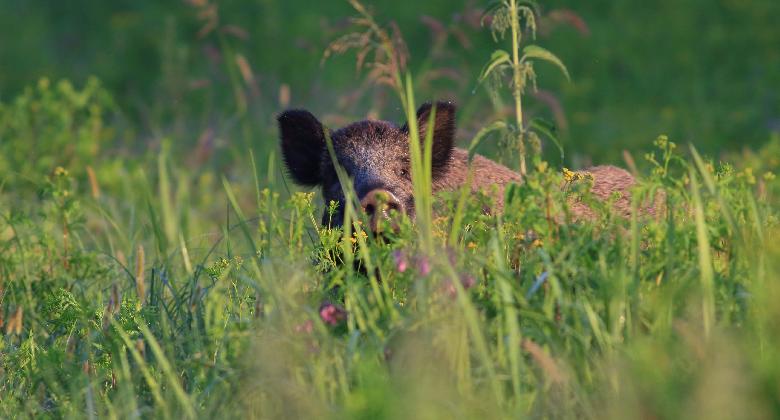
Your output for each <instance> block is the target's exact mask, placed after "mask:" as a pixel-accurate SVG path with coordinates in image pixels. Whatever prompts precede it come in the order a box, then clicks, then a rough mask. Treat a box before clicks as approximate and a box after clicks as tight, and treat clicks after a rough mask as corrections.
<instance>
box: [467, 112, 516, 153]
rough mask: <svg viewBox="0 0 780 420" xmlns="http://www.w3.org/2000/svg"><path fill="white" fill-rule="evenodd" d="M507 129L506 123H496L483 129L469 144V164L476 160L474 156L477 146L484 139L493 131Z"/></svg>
mask: <svg viewBox="0 0 780 420" xmlns="http://www.w3.org/2000/svg"><path fill="white" fill-rule="evenodd" d="M506 128H507V127H506V123H505V122H503V121H494V122H493V123H491V124H490V125H488V126H487V127H483V128H482V129H481V130H479V131H478V132H477V134H476V135H475V136H474V138H473V139H471V143H470V144H469V149H468V151H469V162H471V160H472V159H473V158H474V154H476V153H477V146H479V144H480V143H481V142H482V139H483V138H485V137H487V135H488V134H490V133H492V132H493V131H500V130H506Z"/></svg>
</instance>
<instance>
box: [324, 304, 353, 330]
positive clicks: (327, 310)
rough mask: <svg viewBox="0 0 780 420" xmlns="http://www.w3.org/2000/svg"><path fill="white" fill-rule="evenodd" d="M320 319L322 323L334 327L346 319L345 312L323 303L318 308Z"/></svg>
mask: <svg viewBox="0 0 780 420" xmlns="http://www.w3.org/2000/svg"><path fill="white" fill-rule="evenodd" d="M320 318H321V319H322V322H324V323H326V324H330V325H334V326H335V325H338V324H339V323H340V322H341V321H343V320H345V319H347V311H346V310H344V308H342V307H340V306H337V305H334V304H332V303H328V302H325V303H323V304H322V306H320Z"/></svg>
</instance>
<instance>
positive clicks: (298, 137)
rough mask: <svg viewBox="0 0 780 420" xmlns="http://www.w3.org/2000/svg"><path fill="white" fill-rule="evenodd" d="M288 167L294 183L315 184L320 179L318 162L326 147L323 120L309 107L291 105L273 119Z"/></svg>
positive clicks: (318, 182)
mask: <svg viewBox="0 0 780 420" xmlns="http://www.w3.org/2000/svg"><path fill="white" fill-rule="evenodd" d="M276 120H277V121H278V123H279V137H280V138H281V141H282V156H283V157H284V163H285V165H286V166H287V171H288V172H289V173H290V175H291V176H292V178H293V180H295V182H296V183H298V184H301V185H306V186H310V187H312V186H315V185H318V184H320V183H321V182H322V174H321V171H320V162H321V160H322V153H323V151H324V150H325V134H324V131H323V127H322V124H321V123H320V121H319V120H317V118H316V117H315V116H314V115H312V114H311V112H309V111H305V110H301V109H291V110H288V111H284V112H283V113H281V115H279V117H278V118H277V119H276Z"/></svg>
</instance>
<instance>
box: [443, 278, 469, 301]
mask: <svg viewBox="0 0 780 420" xmlns="http://www.w3.org/2000/svg"><path fill="white" fill-rule="evenodd" d="M476 283H477V281H476V279H475V278H474V276H472V275H471V274H467V273H466V274H461V275H460V285H461V286H462V287H463V290H469V289H471V288H472V287H474V285H475V284H476ZM443 291H444V293H445V294H446V295H447V296H449V297H450V298H451V299H455V298H456V297H457V296H458V291H457V289H455V285H454V284H453V282H452V281H451V280H447V281H445V282H444V287H443Z"/></svg>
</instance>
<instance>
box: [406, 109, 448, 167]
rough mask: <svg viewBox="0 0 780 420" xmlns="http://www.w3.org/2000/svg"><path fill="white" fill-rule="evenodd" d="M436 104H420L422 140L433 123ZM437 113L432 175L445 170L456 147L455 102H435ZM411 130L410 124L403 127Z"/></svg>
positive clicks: (419, 123) (418, 125) (419, 127)
mask: <svg viewBox="0 0 780 420" xmlns="http://www.w3.org/2000/svg"><path fill="white" fill-rule="evenodd" d="M433 108H434V105H433V104H431V103H430V102H427V103H424V104H422V105H420V108H418V109H417V130H418V131H419V133H420V142H423V141H424V140H425V136H426V135H427V133H428V125H429V124H430V123H431V112H432V111H433ZM435 108H436V113H435V115H434V120H433V145H432V146H433V148H432V152H433V153H432V162H431V169H432V172H433V173H432V175H433V177H434V178H436V176H437V175H439V174H441V173H443V172H444V169H445V168H446V167H447V165H449V162H450V156H451V155H452V149H453V147H455V103H453V102H449V101H447V102H443V101H438V102H436V104H435ZM402 130H404V131H406V132H409V124H406V125H404V126H403V127H402Z"/></svg>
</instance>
